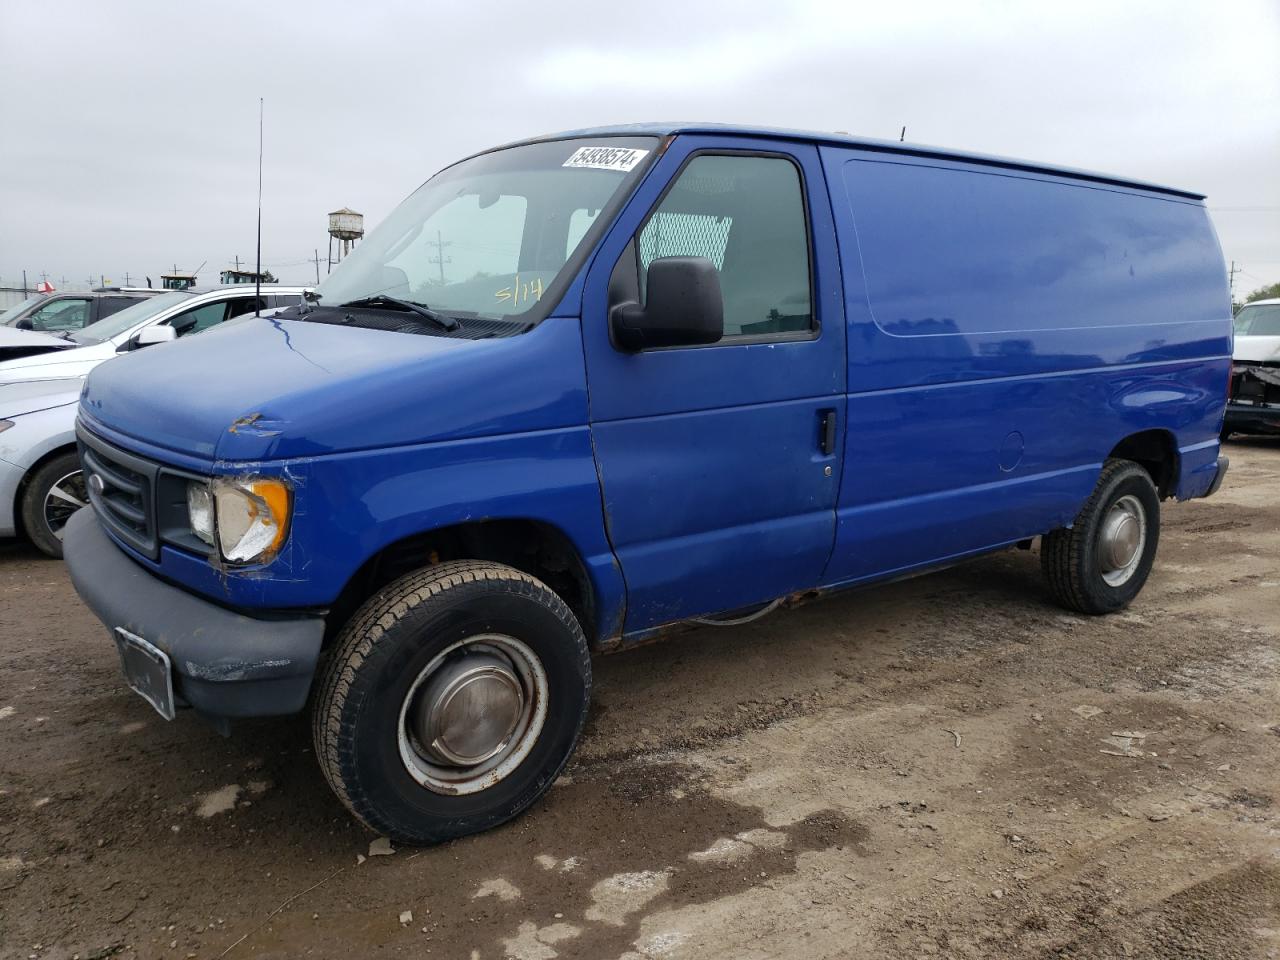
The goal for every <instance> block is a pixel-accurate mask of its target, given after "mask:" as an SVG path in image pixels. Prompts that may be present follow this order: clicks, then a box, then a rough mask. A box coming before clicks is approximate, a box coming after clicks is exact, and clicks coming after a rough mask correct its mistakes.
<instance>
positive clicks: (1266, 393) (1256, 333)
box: [1222, 299, 1280, 439]
mask: <svg viewBox="0 0 1280 960" xmlns="http://www.w3.org/2000/svg"><path fill="white" fill-rule="evenodd" d="M1235 327H1236V346H1235V350H1234V352H1233V353H1232V366H1231V396H1230V399H1229V401H1228V403H1227V415H1226V419H1225V420H1224V421H1223V424H1222V436H1223V438H1224V439H1225V438H1227V437H1229V436H1230V435H1231V434H1233V433H1266V434H1280V299H1278V300H1255V301H1254V302H1253V303H1246V304H1245V305H1244V306H1243V307H1241V308H1240V310H1239V311H1238V312H1237V313H1236V318H1235Z"/></svg>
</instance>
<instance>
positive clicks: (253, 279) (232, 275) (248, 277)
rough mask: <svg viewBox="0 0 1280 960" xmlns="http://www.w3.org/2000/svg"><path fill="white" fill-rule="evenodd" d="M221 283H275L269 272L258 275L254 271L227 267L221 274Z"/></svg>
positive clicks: (265, 271)
mask: <svg viewBox="0 0 1280 960" xmlns="http://www.w3.org/2000/svg"><path fill="white" fill-rule="evenodd" d="M221 277H222V282H223V283H231V284H238V283H275V282H276V278H275V277H274V276H272V274H271V271H270V270H263V271H262V273H261V274H259V273H258V272H257V271H256V270H237V269H232V268H230V267H228V268H227V269H226V270H223V271H222V273H221Z"/></svg>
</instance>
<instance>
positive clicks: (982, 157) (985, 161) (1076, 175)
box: [486, 122, 1204, 200]
mask: <svg viewBox="0 0 1280 960" xmlns="http://www.w3.org/2000/svg"><path fill="white" fill-rule="evenodd" d="M681 133H710V134H719V135H721V136H746V137H757V138H763V139H771V140H803V141H808V142H810V143H830V144H836V145H839V146H846V147H857V148H858V149H860V150H873V151H879V152H882V153H902V154H907V155H910V156H915V157H938V158H942V159H947V160H961V161H964V162H965V163H975V164H982V165H986V166H993V167H1004V168H1005V169H1009V170H1022V171H1026V172H1031V173H1048V174H1052V175H1054V176H1060V177H1071V178H1072V179H1075V180H1089V181H1092V182H1094V183H1106V184H1112V185H1114V186H1121V187H1134V188H1137V189H1139V190H1150V191H1153V192H1155V193H1165V194H1169V195H1171V196H1175V197H1183V198H1186V199H1190V200H1203V199H1204V194H1202V193H1195V192H1193V191H1191V190H1179V189H1177V188H1176V187H1166V186H1162V185H1161V184H1158V183H1147V182H1146V181H1143V180H1133V179H1130V178H1129V177H1118V176H1115V175H1113V174H1106V173H1095V172H1093V171H1090V170H1076V169H1073V168H1071V167H1060V166H1056V165H1054V164H1048V163H1036V162H1034V161H1031V160H1016V159H1011V158H1009V157H998V156H990V155H987V154H982V153H969V152H966V151H963V150H950V149H947V148H945V147H931V146H925V145H923V144H918V143H899V142H898V141H896V140H875V139H872V138H870V137H856V136H852V135H851V134H847V133H825V132H822V131H814V130H791V129H788V128H785V127H752V126H739V125H737V124H728V123H673V122H669V123H624V124H617V125H615V126H607V127H587V128H585V129H582V130H567V131H564V132H561V133H552V134H547V135H545V136H540V137H530V138H528V139H527V140H521V141H518V143H537V142H541V141H546V140H568V139H571V138H574V139H576V138H580V137H666V136H673V135H675V134H681ZM507 146H516V144H514V143H512V144H507ZM486 152H487V151H486Z"/></svg>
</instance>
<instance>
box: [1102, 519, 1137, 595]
mask: <svg viewBox="0 0 1280 960" xmlns="http://www.w3.org/2000/svg"><path fill="white" fill-rule="evenodd" d="M1146 545H1147V514H1146V511H1145V510H1143V508H1142V503H1141V501H1139V500H1138V498H1137V497H1134V496H1123V497H1121V498H1120V499H1119V500H1117V501H1116V502H1115V503H1113V504H1112V505H1111V509H1110V510H1108V511H1107V515H1106V516H1105V517H1104V518H1103V520H1102V529H1101V531H1100V533H1099V536H1098V555H1099V560H1100V562H1101V564H1102V579H1103V580H1105V581H1106V582H1107V583H1108V584H1109V585H1110V586H1113V587H1118V586H1120V585H1122V584H1124V583H1125V582H1127V581H1128V580H1129V578H1130V577H1132V576H1133V573H1134V571H1135V570H1137V569H1138V564H1139V563H1141V562H1142V551H1143V548H1144V547H1146Z"/></svg>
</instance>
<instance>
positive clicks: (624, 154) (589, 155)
mask: <svg viewBox="0 0 1280 960" xmlns="http://www.w3.org/2000/svg"><path fill="white" fill-rule="evenodd" d="M648 155H649V151H648V150H632V149H631V148H629V147H579V148H578V149H577V150H575V151H574V154H573V156H571V157H570V158H569V159H568V160H566V161H565V162H564V164H563V166H566V167H586V168H588V169H591V170H619V171H621V172H622V173H628V172H630V171H631V170H633V169H635V165H636V164H637V163H639V162H640V161H641V160H643V159H644V158H645V157H647V156H648Z"/></svg>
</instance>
